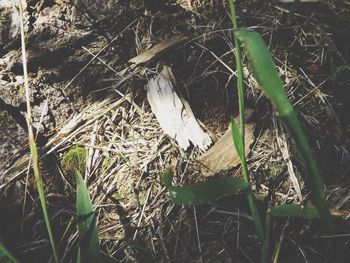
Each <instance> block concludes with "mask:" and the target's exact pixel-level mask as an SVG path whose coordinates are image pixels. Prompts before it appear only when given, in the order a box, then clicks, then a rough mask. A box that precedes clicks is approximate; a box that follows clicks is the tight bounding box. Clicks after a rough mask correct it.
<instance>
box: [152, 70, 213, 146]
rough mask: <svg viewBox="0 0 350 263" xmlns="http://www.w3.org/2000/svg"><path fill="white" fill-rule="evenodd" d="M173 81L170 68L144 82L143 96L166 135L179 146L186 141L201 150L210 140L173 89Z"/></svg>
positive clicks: (185, 103) (209, 143) (187, 144)
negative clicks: (145, 95) (145, 87)
mask: <svg viewBox="0 0 350 263" xmlns="http://www.w3.org/2000/svg"><path fill="white" fill-rule="evenodd" d="M175 85H176V81H175V78H174V76H173V73H172V71H171V68H170V67H167V66H164V67H163V70H162V72H161V73H160V74H159V75H158V76H157V77H155V78H153V79H151V80H150V81H149V83H148V84H147V99H148V102H149V104H150V105H151V108H152V111H153V113H154V114H155V115H156V117H157V120H158V122H159V124H160V126H161V128H162V129H163V130H164V132H165V133H166V134H168V135H169V136H170V137H171V138H174V139H175V140H176V141H177V143H178V144H179V146H180V147H181V148H183V149H187V148H188V147H189V146H190V142H192V144H193V145H194V146H198V147H199V148H200V149H202V150H206V149H207V148H208V147H209V146H210V145H211V143H212V140H211V138H210V137H209V135H208V134H207V133H206V132H204V131H203V129H202V128H201V126H200V125H199V123H198V121H197V119H196V118H195V116H194V114H193V112H192V110H191V108H190V105H189V103H188V102H187V101H186V100H185V99H184V98H182V97H180V96H178V94H177V93H176V91H175V88H174V87H175Z"/></svg>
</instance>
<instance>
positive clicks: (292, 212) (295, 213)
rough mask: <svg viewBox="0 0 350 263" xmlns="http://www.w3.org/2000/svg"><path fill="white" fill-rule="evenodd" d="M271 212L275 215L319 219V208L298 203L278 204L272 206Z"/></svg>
mask: <svg viewBox="0 0 350 263" xmlns="http://www.w3.org/2000/svg"><path fill="white" fill-rule="evenodd" d="M270 211H271V214H272V215H273V216H275V217H300V218H304V219H310V220H313V219H319V218H320V214H319V213H318V211H317V209H316V208H314V207H310V206H302V205H298V204H288V205H278V206H274V207H272V208H271V210H270Z"/></svg>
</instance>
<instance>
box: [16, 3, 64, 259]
mask: <svg viewBox="0 0 350 263" xmlns="http://www.w3.org/2000/svg"><path fill="white" fill-rule="evenodd" d="M18 4H19V10H20V26H21V45H22V65H23V75H24V87H25V96H26V103H27V118H26V119H27V126H28V139H29V144H30V153H31V157H32V163H33V171H34V176H35V181H36V185H37V188H38V192H39V199H40V203H41V208H42V211H43V215H44V220H45V224H46V228H47V232H48V234H49V239H50V243H51V248H52V252H53V256H54V259H55V262H59V259H58V255H57V250H56V245H55V241H54V238H53V234H52V230H51V225H50V220H49V216H48V212H47V207H46V199H45V193H44V187H43V180H42V177H41V174H40V168H39V157H38V149H37V147H36V143H35V137H34V132H33V127H32V115H31V107H30V90H29V81H28V70H27V56H26V46H25V36H24V25H23V7H22V2H21V0H19V1H18Z"/></svg>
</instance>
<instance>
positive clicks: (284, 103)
mask: <svg viewBox="0 0 350 263" xmlns="http://www.w3.org/2000/svg"><path fill="white" fill-rule="evenodd" d="M234 34H235V36H236V37H237V38H238V39H239V40H240V42H241V43H242V45H243V47H244V50H245V51H246V53H247V54H248V57H249V59H250V63H251V68H252V71H253V74H254V76H255V78H256V80H257V81H258V83H259V85H260V86H261V87H262V89H263V90H264V92H265V94H266V96H267V97H268V98H269V99H270V101H271V102H272V104H273V105H274V106H275V108H276V109H277V113H278V114H279V116H280V118H281V119H282V120H283V122H284V124H285V125H286V127H287V128H288V130H289V132H290V134H291V136H292V137H293V139H294V140H295V142H296V145H297V147H298V150H299V152H300V153H301V156H302V158H303V161H304V165H305V170H306V172H307V174H308V175H309V178H307V179H309V180H306V182H310V186H311V189H312V198H313V201H314V203H315V205H316V208H317V209H318V211H319V212H320V217H321V220H322V222H323V223H324V224H325V225H327V226H328V228H329V230H330V231H333V221H332V218H331V215H330V212H329V208H328V205H327V202H326V198H325V192H324V184H323V180H322V178H321V176H320V175H319V172H318V169H317V166H316V162H315V160H314V158H313V156H312V153H311V150H310V147H309V143H308V141H307V139H306V137H305V135H304V133H303V130H302V129H301V126H300V124H299V121H298V118H297V116H296V113H295V111H294V109H293V107H292V105H291V103H290V102H289V100H288V99H287V97H286V96H285V94H284V90H283V85H282V81H281V79H280V78H279V75H278V72H277V69H276V66H275V64H274V62H273V60H272V57H271V55H270V53H269V51H268V49H267V47H266V45H265V42H264V40H263V39H262V38H261V36H260V35H259V34H258V33H256V32H253V31H247V30H239V31H236V32H235V33H234Z"/></svg>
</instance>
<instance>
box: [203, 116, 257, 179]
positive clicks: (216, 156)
mask: <svg viewBox="0 0 350 263" xmlns="http://www.w3.org/2000/svg"><path fill="white" fill-rule="evenodd" d="M247 114H250V113H249V112H246V115H247ZM235 121H236V123H238V121H239V117H238V116H237V117H236V118H235ZM255 126H256V125H255V123H248V124H246V125H245V140H244V142H245V153H246V155H247V154H248V153H249V151H250V146H251V144H252V143H253V142H254V130H255ZM197 160H198V161H199V162H200V163H201V164H202V169H201V172H202V174H203V175H204V176H213V175H215V174H217V173H219V172H222V171H226V170H229V169H231V168H233V167H235V166H237V165H239V164H240V159H239V156H238V153H237V151H236V148H235V145H234V143H233V138H232V134H231V125H230V126H229V128H228V129H227V131H226V132H225V134H224V135H223V136H222V137H221V138H220V139H219V140H218V141H217V142H216V143H215V144H214V146H213V147H211V148H210V149H209V150H208V151H206V152H205V153H204V154H202V155H201V156H200V157H199V158H198V159H197Z"/></svg>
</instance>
